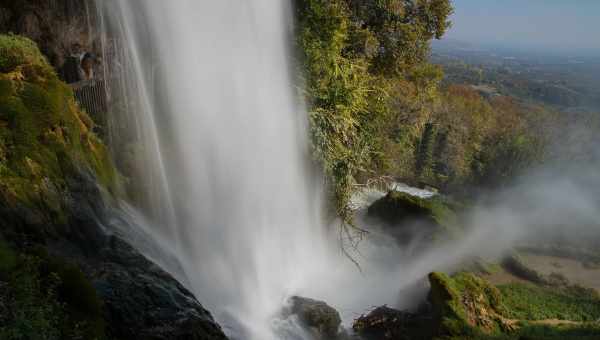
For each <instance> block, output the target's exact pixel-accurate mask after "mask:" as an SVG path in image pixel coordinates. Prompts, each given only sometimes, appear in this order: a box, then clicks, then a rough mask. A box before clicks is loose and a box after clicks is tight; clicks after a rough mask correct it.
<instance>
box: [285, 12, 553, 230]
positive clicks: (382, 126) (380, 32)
mask: <svg viewBox="0 0 600 340" xmlns="http://www.w3.org/2000/svg"><path fill="white" fill-rule="evenodd" d="M295 4H296V18H297V40H296V41H297V46H298V51H299V53H300V59H299V66H300V67H301V72H300V73H301V74H304V75H305V79H304V84H305V90H306V98H307V100H308V102H309V121H310V127H311V136H312V142H313V154H314V157H315V159H316V160H317V161H319V163H320V164H322V166H323V168H324V172H325V174H326V175H327V178H328V180H329V184H330V189H331V193H332V197H333V202H335V209H334V210H335V213H336V214H337V215H338V216H342V217H343V218H344V220H345V221H346V222H350V223H351V222H352V214H351V211H350V208H349V206H348V202H349V199H350V196H351V194H352V191H353V189H354V187H355V185H356V184H357V183H364V182H366V181H367V180H368V179H372V178H378V177H381V176H392V177H394V178H395V179H398V180H402V181H405V182H408V183H412V184H427V185H429V186H433V187H437V188H439V189H441V190H443V191H445V192H450V193H460V194H466V195H470V194H472V192H473V191H474V189H475V188H481V187H483V188H485V187H496V186H501V185H504V184H505V183H506V182H508V181H510V180H511V179H513V178H514V176H516V175H517V174H518V173H520V172H521V171H522V170H523V169H525V168H528V167H530V166H532V165H534V164H537V163H539V162H541V161H543V157H544V154H545V146H546V145H547V141H548V136H547V131H546V129H544V127H545V126H546V125H547V124H551V123H552V122H553V120H554V119H555V117H556V112H553V111H551V110H548V109H545V108H542V107H536V106H531V105H525V104H523V103H521V102H519V101H517V100H515V99H513V98H510V97H495V98H484V97H482V96H481V95H479V93H478V92H477V91H475V90H473V89H471V88H470V87H468V86H442V85H441V80H442V78H443V72H442V69H441V67H439V66H435V65H432V64H430V63H429V62H428V56H429V44H430V41H431V40H432V39H435V38H440V37H442V36H443V34H444V33H445V31H446V30H447V28H448V27H449V26H450V23H449V21H448V17H449V15H450V14H451V13H452V6H451V4H450V1H448V0H428V1H425V0H423V1H416V2H414V1H408V0H405V1H403V0H397V1H392V0H391V1H362V0H333V1H325V0H296V1H295Z"/></svg>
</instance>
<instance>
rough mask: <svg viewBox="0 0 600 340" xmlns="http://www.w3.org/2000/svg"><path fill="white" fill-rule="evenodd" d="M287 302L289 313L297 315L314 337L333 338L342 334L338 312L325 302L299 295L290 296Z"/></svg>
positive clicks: (324, 339)
mask: <svg viewBox="0 0 600 340" xmlns="http://www.w3.org/2000/svg"><path fill="white" fill-rule="evenodd" d="M289 303H290V311H289V312H290V314H292V315H295V316H297V317H298V319H299V320H300V323H301V324H302V326H303V327H305V328H306V329H307V330H309V331H310V332H311V333H312V334H313V336H314V337H315V339H318V340H335V339H339V338H340V337H341V336H342V334H341V332H340V326H341V324H342V319H341V317H340V314H339V313H338V311H337V310H335V308H333V307H331V306H329V305H328V304H327V303H325V302H322V301H317V300H313V299H309V298H304V297H300V296H294V297H292V298H290V301H289Z"/></svg>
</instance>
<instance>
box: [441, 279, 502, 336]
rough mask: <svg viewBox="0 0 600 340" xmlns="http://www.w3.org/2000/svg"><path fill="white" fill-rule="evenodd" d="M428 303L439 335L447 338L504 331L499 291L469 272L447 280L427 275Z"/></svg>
mask: <svg viewBox="0 0 600 340" xmlns="http://www.w3.org/2000/svg"><path fill="white" fill-rule="evenodd" d="M429 282H430V284H431V293H430V301H431V303H432V305H433V307H434V312H435V317H436V318H437V320H438V322H439V325H440V326H439V327H440V330H439V333H440V334H442V335H447V336H459V335H462V336H467V335H468V336H475V335H493V334H500V333H502V332H503V331H504V330H506V329H507V328H509V327H508V326H507V323H506V320H505V319H504V318H503V317H502V313H503V312H504V310H505V307H504V304H503V302H502V295H501V293H500V291H499V290H498V289H497V288H496V287H494V286H493V285H491V284H490V283H489V282H487V281H486V280H484V279H482V278H480V277H478V276H476V275H473V274H471V273H466V272H463V273H459V274H457V275H455V276H454V277H449V276H448V275H446V274H443V273H432V274H430V275H429Z"/></svg>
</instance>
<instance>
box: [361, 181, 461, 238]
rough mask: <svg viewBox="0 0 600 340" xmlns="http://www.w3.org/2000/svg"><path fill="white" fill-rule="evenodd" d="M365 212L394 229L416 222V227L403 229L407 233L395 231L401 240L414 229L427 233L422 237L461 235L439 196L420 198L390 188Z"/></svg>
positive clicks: (403, 227)
mask: <svg viewBox="0 0 600 340" xmlns="http://www.w3.org/2000/svg"><path fill="white" fill-rule="evenodd" d="M368 216H369V217H370V218H374V219H377V220H379V221H381V222H383V223H384V224H385V225H386V226H388V227H390V228H392V230H393V231H394V230H395V231H396V232H402V231H403V229H406V228H405V227H407V226H417V227H418V229H419V230H414V229H410V230H407V232H408V235H405V234H404V233H401V234H398V235H397V236H399V237H400V238H402V240H401V241H402V242H408V241H410V239H411V238H412V237H413V235H412V234H414V233H418V232H425V233H427V234H426V235H425V236H426V237H425V239H428V240H430V241H441V240H446V239H456V238H458V237H460V236H461V228H460V227H459V226H458V218H457V215H456V213H455V212H454V211H453V209H451V208H450V205H449V204H447V202H446V200H445V199H444V198H443V197H441V196H434V197H431V198H421V197H417V196H413V195H410V194H408V193H405V192H400V191H395V190H392V191H390V192H388V193H387V195H386V196H385V197H383V198H381V199H379V200H377V201H375V203H373V204H372V205H371V206H370V207H369V209H368Z"/></svg>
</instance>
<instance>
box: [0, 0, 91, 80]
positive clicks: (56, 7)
mask: <svg viewBox="0 0 600 340" xmlns="http://www.w3.org/2000/svg"><path fill="white" fill-rule="evenodd" d="M95 14H96V9H95V4H94V0H53V1H49V0H45V1H41V0H3V1H2V2H1V3H0V33H8V32H12V33H14V34H20V35H24V36H27V37H29V38H30V39H32V40H33V41H35V42H36V43H37V44H38V46H39V47H40V49H41V50H42V52H43V53H44V55H46V56H47V57H48V59H49V61H50V64H51V65H52V66H54V67H55V68H56V69H60V68H61V67H62V66H63V64H64V62H65V58H66V57H67V56H69V55H70V54H71V53H73V52H76V51H74V48H77V49H81V50H83V51H88V52H93V53H96V54H98V53H100V52H101V48H100V42H99V39H97V34H96V32H94V31H93V27H94V26H95V21H96V15H95Z"/></svg>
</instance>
